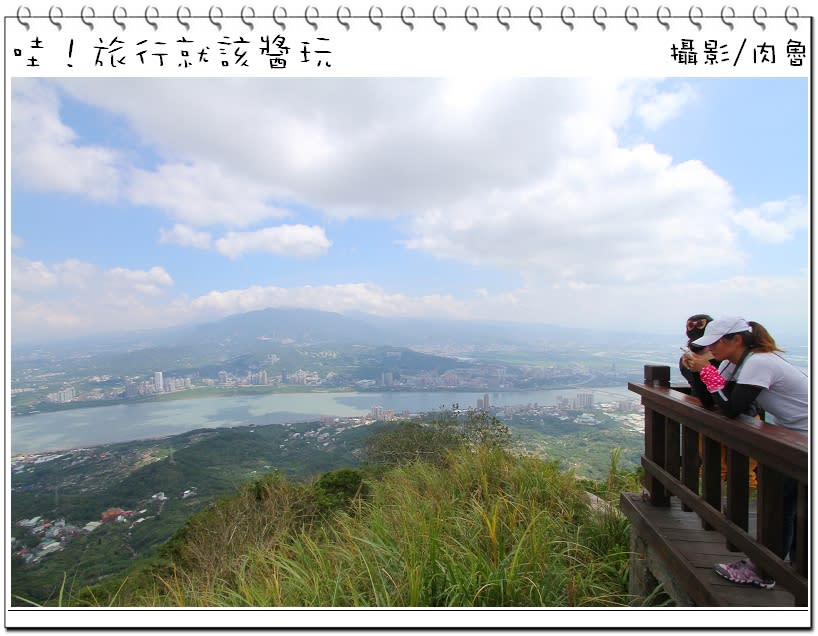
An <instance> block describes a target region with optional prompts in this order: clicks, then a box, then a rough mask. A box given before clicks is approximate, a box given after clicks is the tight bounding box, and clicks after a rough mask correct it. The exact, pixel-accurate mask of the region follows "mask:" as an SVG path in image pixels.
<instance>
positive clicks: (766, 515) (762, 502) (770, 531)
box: [756, 464, 787, 558]
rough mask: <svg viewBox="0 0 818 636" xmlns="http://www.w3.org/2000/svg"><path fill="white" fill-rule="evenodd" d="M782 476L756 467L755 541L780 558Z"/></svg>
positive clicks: (781, 552)
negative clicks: (756, 508)
mask: <svg viewBox="0 0 818 636" xmlns="http://www.w3.org/2000/svg"><path fill="white" fill-rule="evenodd" d="M783 494H784V475H782V474H781V473H779V472H778V471H777V470H774V469H773V468H770V467H769V466H762V465H760V464H759V466H758V533H757V535H756V540H757V541H758V542H759V543H761V544H762V545H765V546H767V547H768V548H770V550H772V551H773V552H775V553H776V554H777V555H779V556H780V557H782V558H783V557H785V556H787V555H786V554H783V550H784V545H783V544H784V537H783V533H782V530H783V524H782V519H783V518H784V497H783Z"/></svg>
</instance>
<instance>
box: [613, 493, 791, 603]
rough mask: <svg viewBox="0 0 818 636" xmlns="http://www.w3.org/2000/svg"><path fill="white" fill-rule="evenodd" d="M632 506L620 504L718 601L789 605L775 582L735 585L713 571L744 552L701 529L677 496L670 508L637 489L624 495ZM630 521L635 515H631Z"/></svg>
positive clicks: (752, 521)
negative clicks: (766, 586)
mask: <svg viewBox="0 0 818 636" xmlns="http://www.w3.org/2000/svg"><path fill="white" fill-rule="evenodd" d="M625 497H626V498H627V500H628V503H629V506H630V507H631V508H632V509H631V510H627V509H626V508H627V507H626V506H623V512H625V514H626V515H628V516H629V517H631V516H632V515H633V514H638V515H639V516H640V517H641V519H642V521H643V522H646V523H648V524H649V525H650V527H651V528H652V529H653V531H654V533H655V537H643V538H645V540H646V541H648V543H651V542H652V541H655V540H657V539H658V540H660V541H665V542H668V543H670V544H671V545H672V546H673V548H674V549H675V550H676V551H677V552H678V553H680V554H681V555H682V557H683V558H684V559H685V561H686V562H687V567H688V569H689V570H690V572H691V573H692V575H693V577H695V579H696V580H698V582H699V584H700V585H703V586H708V587H709V589H710V591H711V592H712V593H713V595H714V596H715V597H716V598H717V599H718V605H723V606H739V607H792V606H794V605H795V600H794V597H793V595H792V594H790V593H789V592H787V591H786V590H784V589H783V588H780V587H779V586H776V587H775V588H773V589H772V590H767V589H763V588H759V587H755V586H749V585H738V584H736V583H731V582H730V581H727V580H725V579H723V578H722V577H720V576H719V575H718V574H716V573H715V572H714V571H713V565H714V564H715V563H725V562H730V561H735V560H736V559H741V558H743V557H744V556H746V555H745V554H744V553H743V552H730V551H729V550H727V548H726V547H725V542H724V538H723V537H722V536H721V535H720V534H719V533H718V532H715V531H713V530H704V529H702V527H701V521H700V520H699V518H698V517H697V516H696V514H695V513H693V512H683V511H682V509H681V506H680V504H679V500H678V499H677V498H676V497H672V498H671V506H670V507H669V508H659V507H654V506H651V505H649V504H648V503H647V502H645V501H643V500H642V497H641V496H640V495H639V494H636V493H630V494H627V495H625ZM631 521H632V523H633V521H634V519H633V518H632V519H631ZM754 533H755V514H754V512H753V511H751V514H750V534H754Z"/></svg>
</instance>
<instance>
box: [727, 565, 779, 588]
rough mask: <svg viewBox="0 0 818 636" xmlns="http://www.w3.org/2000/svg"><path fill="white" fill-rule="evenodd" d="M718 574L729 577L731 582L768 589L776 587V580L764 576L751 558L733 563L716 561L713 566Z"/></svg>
mask: <svg viewBox="0 0 818 636" xmlns="http://www.w3.org/2000/svg"><path fill="white" fill-rule="evenodd" d="M713 569H714V570H715V571H716V574H718V575H719V576H721V577H723V578H725V579H727V580H728V581H730V582H731V583H739V584H740V585H756V586H758V587H763V588H766V589H772V588H773V587H775V581H774V580H773V579H771V578H769V577H768V576H764V575H763V574H761V572H759V571H758V568H757V567H756V566H755V564H754V563H753V562H752V561H750V559H740V560H738V561H734V562H733V563H716V565H714V566H713Z"/></svg>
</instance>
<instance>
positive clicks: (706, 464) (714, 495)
mask: <svg viewBox="0 0 818 636" xmlns="http://www.w3.org/2000/svg"><path fill="white" fill-rule="evenodd" d="M702 498H703V499H704V500H705V501H706V502H707V503H708V504H710V505H711V506H713V508H715V509H716V510H721V444H720V443H719V442H717V441H716V440H714V439H710V438H709V437H705V438H704V448H703V452H702ZM702 528H704V529H705V530H713V526H711V525H710V524H709V523H707V522H706V521H704V520H703V519H702Z"/></svg>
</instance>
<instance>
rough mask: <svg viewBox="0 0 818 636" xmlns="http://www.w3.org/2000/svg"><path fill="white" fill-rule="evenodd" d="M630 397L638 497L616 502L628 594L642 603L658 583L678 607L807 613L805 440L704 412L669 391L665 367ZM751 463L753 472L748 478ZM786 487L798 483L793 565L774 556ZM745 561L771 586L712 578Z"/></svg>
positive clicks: (652, 371)
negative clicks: (718, 567)
mask: <svg viewBox="0 0 818 636" xmlns="http://www.w3.org/2000/svg"><path fill="white" fill-rule="evenodd" d="M628 388H629V389H630V390H631V391H633V392H635V393H638V394H639V395H640V396H641V397H642V404H643V405H644V407H645V452H644V455H643V456H642V466H643V468H644V470H645V483H644V487H645V491H644V492H643V493H622V496H621V498H620V507H621V509H622V511H623V512H624V514H625V515H626V516H627V517H628V519H629V520H630V522H631V528H632V531H631V552H632V555H631V570H630V586H631V592H632V593H634V594H637V595H639V596H642V597H645V596H647V595H649V594H650V593H651V592H652V591H653V589H654V588H655V587H656V585H657V583H661V584H662V586H663V588H664V591H665V592H666V593H667V595H668V596H669V597H670V598H672V599H673V601H674V603H675V604H676V605H678V606H696V607H719V606H741V607H793V606H795V607H803V606H806V605H807V604H808V600H809V586H808V579H807V576H808V562H809V554H808V549H809V541H808V534H807V533H808V527H807V518H808V517H807V513H808V483H809V454H808V447H809V446H808V441H807V437H806V436H805V435H803V434H801V433H798V432H796V431H792V430H789V429H786V428H783V427H780V426H775V425H773V424H768V423H766V422H762V421H760V420H755V421H752V422H750V421H747V420H745V419H728V418H726V417H724V416H722V415H719V414H717V413H715V412H713V411H710V410H707V409H705V408H703V407H702V406H701V403H700V402H699V400H698V399H697V398H696V397H693V396H691V395H689V388H688V387H687V386H686V385H685V386H684V387H675V386H674V387H671V385H670V367H667V366H652V365H650V366H646V367H645V381H644V384H636V383H629V384H628ZM722 447H724V448H725V449H726V456H727V469H726V479H725V480H722ZM751 458H752V459H753V460H755V462H757V467H756V469H755V471H754V472H753V471H751V470H750V465H751V464H750V460H751ZM786 477H789V478H793V479H795V480H796V481H797V482H798V503H797V514H796V520H795V526H796V530H795V536H796V549H795V561H794V562H793V563H790V562H789V561H784V560H782V559H781V558H779V557H778V556H777V553H778V552H779V546H781V544H782V543H783V537H782V522H781V520H782V517H783V513H782V497H781V492H782V485H783V481H784V479H785V478H786ZM752 481H757V487H756V488H753V487H751V482H752ZM743 557H747V558H749V559H751V560H752V561H753V562H754V563H755V564H756V565H757V567H758V568H760V569H761V570H763V571H764V572H766V573H767V574H768V575H769V576H771V577H772V578H774V579H775V580H776V586H775V587H774V588H773V589H763V588H759V587H755V586H748V585H739V584H735V583H731V582H729V581H727V580H725V579H723V578H722V577H720V576H719V575H718V574H716V573H715V572H714V571H713V565H714V564H715V563H724V562H731V561H735V560H737V559H740V558H743Z"/></svg>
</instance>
